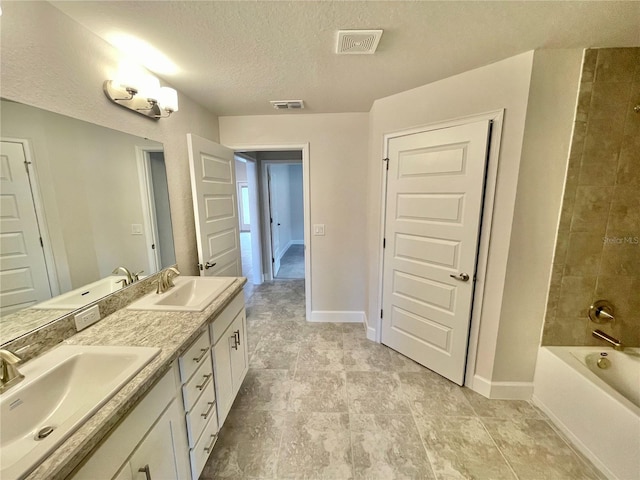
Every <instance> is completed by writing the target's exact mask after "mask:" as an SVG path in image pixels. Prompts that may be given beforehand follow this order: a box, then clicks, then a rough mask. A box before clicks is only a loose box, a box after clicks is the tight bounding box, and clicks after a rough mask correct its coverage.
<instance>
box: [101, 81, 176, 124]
mask: <svg viewBox="0 0 640 480" xmlns="http://www.w3.org/2000/svg"><path fill="white" fill-rule="evenodd" d="M102 89H103V91H104V94H105V95H106V97H107V98H108V99H109V100H111V101H112V102H113V103H115V104H116V105H119V106H121V107H124V108H127V109H129V110H131V111H133V112H136V113H139V114H140V115H144V116H145V117H147V118H151V119H153V120H158V119H159V118H166V117H168V116H170V115H171V114H172V113H173V112H174V110H173V109H171V108H161V107H160V104H159V102H158V100H156V99H155V98H146V97H144V96H143V95H138V93H139V92H138V89H137V88H135V87H132V86H126V85H119V84H118V83H116V82H114V81H113V80H105V82H104V84H103V86H102ZM176 101H177V100H176ZM176 108H177V107H176Z"/></svg>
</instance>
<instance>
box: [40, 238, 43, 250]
mask: <svg viewBox="0 0 640 480" xmlns="http://www.w3.org/2000/svg"><path fill="white" fill-rule="evenodd" d="M40 246H41V247H42V248H44V242H43V241H42V237H40Z"/></svg>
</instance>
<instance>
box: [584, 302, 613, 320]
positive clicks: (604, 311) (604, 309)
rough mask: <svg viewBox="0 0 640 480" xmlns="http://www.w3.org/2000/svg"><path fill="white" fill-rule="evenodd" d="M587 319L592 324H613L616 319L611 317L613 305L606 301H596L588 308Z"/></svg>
mask: <svg viewBox="0 0 640 480" xmlns="http://www.w3.org/2000/svg"><path fill="white" fill-rule="evenodd" d="M589 319H590V320H591V321H592V322H593V323H598V324H604V323H611V324H612V325H613V323H614V322H615V321H616V318H615V317H614V316H613V305H612V304H611V302H609V301H607V300H598V301H596V302H593V304H592V305H591V306H590V307H589Z"/></svg>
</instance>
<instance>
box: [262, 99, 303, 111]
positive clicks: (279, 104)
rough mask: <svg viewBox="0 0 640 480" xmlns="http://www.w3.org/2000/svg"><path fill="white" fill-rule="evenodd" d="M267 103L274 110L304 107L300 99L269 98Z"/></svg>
mask: <svg viewBox="0 0 640 480" xmlns="http://www.w3.org/2000/svg"><path fill="white" fill-rule="evenodd" d="M269 103H270V104H271V105H272V106H273V108H275V109H276V110H301V109H303V108H304V102H303V101H302V100H271V101H270V102H269Z"/></svg>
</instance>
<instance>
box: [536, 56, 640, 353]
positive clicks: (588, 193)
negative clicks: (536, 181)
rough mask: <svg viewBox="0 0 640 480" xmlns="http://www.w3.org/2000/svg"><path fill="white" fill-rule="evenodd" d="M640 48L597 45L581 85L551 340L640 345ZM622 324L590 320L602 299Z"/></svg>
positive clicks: (546, 339) (552, 294)
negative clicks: (603, 338) (599, 335)
mask: <svg viewBox="0 0 640 480" xmlns="http://www.w3.org/2000/svg"><path fill="white" fill-rule="evenodd" d="M638 104H640V48H615V49H613V48H610V49H590V50H587V51H586V53H585V62H584V66H583V72H582V82H581V84H580V101H579V105H578V110H577V114H576V121H575V126H574V134H573V141H572V146H571V157H570V160H569V170H568V175H567V181H566V187H565V192H564V202H563V209H562V217H561V220H560V225H559V229H558V239H557V246H556V253H555V257H554V271H553V277H552V281H551V286H550V289H549V302H548V308H547V314H546V320H545V326H544V335H543V344H544V345H601V344H602V343H601V342H599V341H598V340H596V339H595V338H593V337H592V336H591V332H592V331H593V330H594V329H596V328H599V329H601V330H603V331H605V332H607V333H609V334H611V335H613V336H614V337H616V338H619V339H621V340H622V342H623V343H626V344H627V345H636V346H637V345H640V314H639V312H640V274H639V273H638V271H639V268H640V113H636V112H634V110H633V108H634V107H635V106H636V105H638ZM600 299H605V300H609V301H610V302H612V303H613V305H614V307H615V317H616V323H615V325H613V326H611V325H598V324H595V323H593V322H591V321H589V320H588V318H587V310H588V307H589V305H591V303H592V302H593V301H595V300H600Z"/></svg>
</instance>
